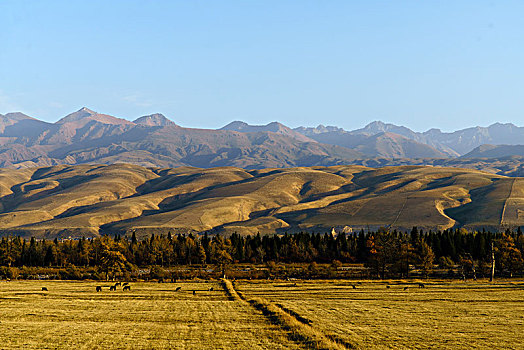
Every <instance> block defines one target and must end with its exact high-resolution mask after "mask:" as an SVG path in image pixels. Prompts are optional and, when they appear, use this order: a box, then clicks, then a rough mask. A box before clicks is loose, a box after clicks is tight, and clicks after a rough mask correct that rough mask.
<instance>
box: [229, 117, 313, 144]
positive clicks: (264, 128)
mask: <svg viewBox="0 0 524 350" xmlns="http://www.w3.org/2000/svg"><path fill="white" fill-rule="evenodd" d="M220 130H231V131H238V132H274V133H277V134H281V135H285V136H289V137H292V138H294V139H297V140H299V141H302V142H315V141H314V140H312V139H310V138H309V137H307V136H305V135H303V134H301V133H299V132H297V131H295V130H293V129H291V128H288V127H287V126H285V125H283V124H280V123H278V122H272V123H269V124H267V125H249V124H247V123H244V122H241V121H234V122H231V123H229V124H227V125H226V126H224V127H222V128H221V129H220Z"/></svg>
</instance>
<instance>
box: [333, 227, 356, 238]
mask: <svg viewBox="0 0 524 350" xmlns="http://www.w3.org/2000/svg"><path fill="white" fill-rule="evenodd" d="M352 232H353V229H352V228H351V227H349V226H335V227H332V228H331V234H332V235H333V236H337V235H338V234H340V233H352Z"/></svg>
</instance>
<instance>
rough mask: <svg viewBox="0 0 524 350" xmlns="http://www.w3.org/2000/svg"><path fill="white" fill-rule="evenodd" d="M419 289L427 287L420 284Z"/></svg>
mask: <svg viewBox="0 0 524 350" xmlns="http://www.w3.org/2000/svg"><path fill="white" fill-rule="evenodd" d="M418 287H419V288H425V287H426V286H425V285H424V283H419V284H418Z"/></svg>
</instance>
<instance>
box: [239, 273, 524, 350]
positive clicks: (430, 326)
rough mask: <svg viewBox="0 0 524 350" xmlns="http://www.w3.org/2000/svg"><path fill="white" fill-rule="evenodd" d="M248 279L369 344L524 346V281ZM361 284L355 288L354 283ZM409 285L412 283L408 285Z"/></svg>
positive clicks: (319, 326)
mask: <svg viewBox="0 0 524 350" xmlns="http://www.w3.org/2000/svg"><path fill="white" fill-rule="evenodd" d="M424 283H425V288H423V289H422V288H420V289H419V288H417V285H416V283H414V282H413V281H408V282H406V281H389V285H390V288H386V285H387V284H388V283H385V282H369V281H368V282H366V281H364V282H362V283H361V284H356V282H353V281H335V282H333V281H300V282H297V285H296V286H295V285H294V281H293V282H291V283H290V282H272V283H270V282H267V281H262V282H260V281H243V282H242V283H237V285H236V286H237V289H238V290H240V291H242V292H243V293H244V294H245V295H248V296H252V297H263V298H266V299H268V300H269V301H270V302H272V303H274V304H277V305H281V307H284V308H286V309H288V310H291V311H292V312H296V313H297V314H299V315H300V316H301V317H303V318H305V319H308V320H310V321H311V323H310V324H311V326H312V327H313V328H314V329H316V330H318V331H320V332H322V333H323V334H325V335H327V336H330V335H331V336H333V337H336V338H340V339H345V340H348V341H354V342H356V343H357V344H359V346H360V347H361V348H363V349H522V348H524V337H522V332H524V283H523V282H521V281H520V282H499V283H495V284H489V282H471V283H462V282H445V281H444V282H437V281H435V282H424ZM352 284H355V286H356V289H353V287H352ZM406 286H409V288H408V289H407V290H404V288H405V287H406Z"/></svg>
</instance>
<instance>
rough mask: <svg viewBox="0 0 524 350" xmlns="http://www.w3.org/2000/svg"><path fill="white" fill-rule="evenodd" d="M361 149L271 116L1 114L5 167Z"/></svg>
mask: <svg viewBox="0 0 524 350" xmlns="http://www.w3.org/2000/svg"><path fill="white" fill-rule="evenodd" d="M362 157H363V154H361V153H359V152H357V151H354V150H351V149H348V148H344V147H340V146H336V145H327V144H320V143H318V142H316V141H314V140H312V139H309V138H308V137H306V136H303V135H302V134H300V133H298V132H295V131H293V130H291V129H290V128H287V127H285V126H284V125H282V124H279V123H274V124H272V125H270V127H269V129H268V130H265V129H264V128H261V129H260V130H257V131H256V132H253V133H241V132H237V131H234V130H212V129H193V128H183V127H180V126H178V125H176V124H175V123H174V122H172V121H171V120H169V119H167V118H166V117H165V116H163V115H162V114H158V113H157V114H151V115H147V116H143V117H140V118H137V119H136V120H135V121H129V120H126V119H122V118H117V117H114V116H110V115H107V114H102V113H98V112H95V111H93V110H90V109H88V108H86V107H84V108H81V109H80V110H78V111H76V112H73V113H71V114H69V115H67V116H65V117H63V118H61V119H60V120H58V121H57V122H56V123H47V122H43V121H40V120H37V119H34V118H31V117H28V116H26V115H23V114H19V113H10V114H7V115H5V116H4V115H2V116H0V167H15V168H26V167H34V166H52V165H58V164H70V165H74V164H84V163H91V164H92V163H99V164H113V163H117V162H122V163H133V164H137V165H141V166H153V167H176V166H186V165H187V166H198V167H216V166H238V167H243V168H264V167H275V168H277V167H292V166H313V165H332V164H342V163H344V162H348V161H350V160H351V159H355V158H362Z"/></svg>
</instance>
